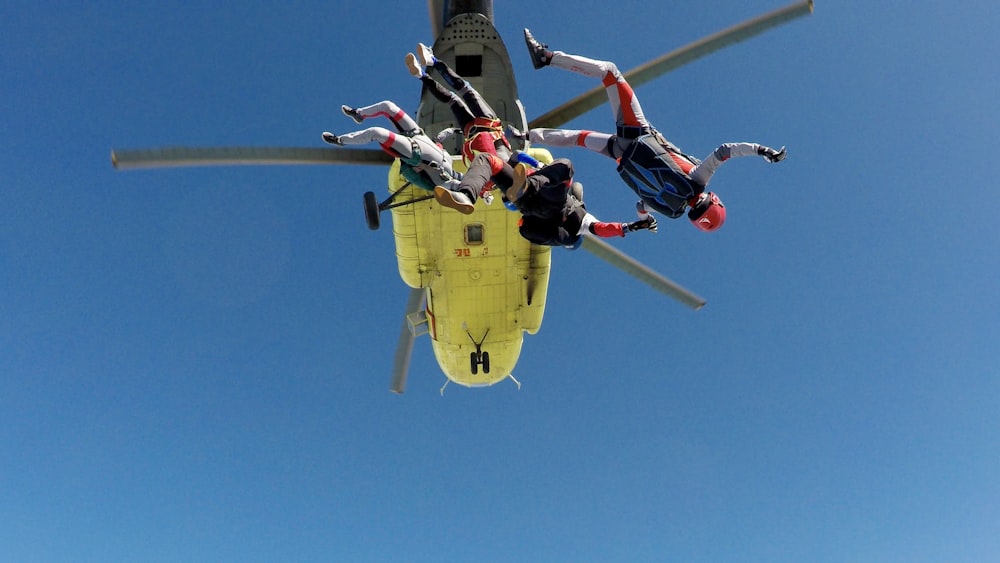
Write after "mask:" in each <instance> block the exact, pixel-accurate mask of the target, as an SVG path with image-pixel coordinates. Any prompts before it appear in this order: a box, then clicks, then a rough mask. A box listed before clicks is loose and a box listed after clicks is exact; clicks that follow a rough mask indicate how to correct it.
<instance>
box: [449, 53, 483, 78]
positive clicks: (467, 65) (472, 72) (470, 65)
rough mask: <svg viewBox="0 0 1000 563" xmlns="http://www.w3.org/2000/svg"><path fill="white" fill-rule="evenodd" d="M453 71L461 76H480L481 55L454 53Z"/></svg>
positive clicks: (481, 66) (481, 71) (481, 72)
mask: <svg viewBox="0 0 1000 563" xmlns="http://www.w3.org/2000/svg"><path fill="white" fill-rule="evenodd" d="M455 72H457V73H458V74H459V75H461V76H482V75H483V56H482V55H455Z"/></svg>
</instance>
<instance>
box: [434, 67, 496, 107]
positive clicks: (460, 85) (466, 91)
mask: <svg viewBox="0 0 1000 563" xmlns="http://www.w3.org/2000/svg"><path fill="white" fill-rule="evenodd" d="M431 68H433V69H435V70H437V71H438V73H439V74H441V78H443V79H444V81H445V84H447V85H448V86H449V87H450V88H451V89H452V90H454V91H455V92H458V94H459V95H460V96H462V100H464V101H465V103H466V105H468V106H469V109H470V110H471V111H472V113H473V114H474V115H475V116H476V117H488V118H491V119H496V117H497V114H496V112H495V111H493V108H491V107H490V105H489V104H488V103H486V100H485V99H483V96H482V95H480V93H479V92H477V91H476V89H475V88H473V87H472V85H471V84H469V81H468V80H466V79H464V78H462V77H461V75H459V74H458V73H457V72H455V71H454V70H452V68H451V67H450V66H448V65H447V63H445V62H444V61H441V60H438V59H434V64H433V65H432V67H431Z"/></svg>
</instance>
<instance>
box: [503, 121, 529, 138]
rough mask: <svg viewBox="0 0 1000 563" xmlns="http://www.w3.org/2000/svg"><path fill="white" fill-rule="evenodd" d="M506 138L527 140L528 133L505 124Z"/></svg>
mask: <svg viewBox="0 0 1000 563" xmlns="http://www.w3.org/2000/svg"><path fill="white" fill-rule="evenodd" d="M507 136H508V137H513V138H515V139H527V138H528V132H527V131H521V130H520V129H518V128H517V127H514V126H513V125H510V124H507Z"/></svg>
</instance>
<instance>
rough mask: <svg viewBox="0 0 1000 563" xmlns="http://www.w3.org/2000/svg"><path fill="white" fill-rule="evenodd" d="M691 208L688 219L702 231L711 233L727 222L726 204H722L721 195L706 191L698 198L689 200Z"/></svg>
mask: <svg viewBox="0 0 1000 563" xmlns="http://www.w3.org/2000/svg"><path fill="white" fill-rule="evenodd" d="M688 205H690V206H691V210H690V211H688V219H690V220H691V223H692V224H693V225H694V226H695V227H696V228H697V229H698V230H700V231H705V232H706V233H710V232H712V231H717V230H719V229H720V228H721V227H722V224H723V223H725V222H726V206H725V205H723V204H722V201H721V200H720V199H719V196H717V195H715V194H713V193H712V192H705V193H703V194H701V195H700V196H698V197H697V198H691V199H690V200H689V201H688Z"/></svg>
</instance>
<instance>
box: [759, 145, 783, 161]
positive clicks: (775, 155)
mask: <svg viewBox="0 0 1000 563" xmlns="http://www.w3.org/2000/svg"><path fill="white" fill-rule="evenodd" d="M757 154H759V155H761V156H763V157H764V160H766V161H768V162H781V161H782V160H785V156H786V154H787V153H786V152H785V147H781V150H774V149H772V148H771V147H765V146H764V145H761V146H760V148H759V149H757Z"/></svg>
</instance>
